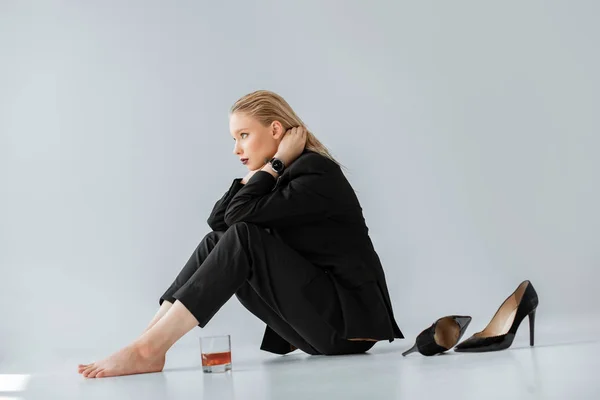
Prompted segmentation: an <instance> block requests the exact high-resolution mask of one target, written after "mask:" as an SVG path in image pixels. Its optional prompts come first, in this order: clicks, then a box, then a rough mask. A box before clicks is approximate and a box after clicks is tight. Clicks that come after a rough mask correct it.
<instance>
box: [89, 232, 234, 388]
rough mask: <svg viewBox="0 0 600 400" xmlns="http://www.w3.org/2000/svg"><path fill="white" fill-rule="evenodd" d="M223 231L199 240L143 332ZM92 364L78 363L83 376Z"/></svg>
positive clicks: (160, 314) (166, 308)
mask: <svg viewBox="0 0 600 400" xmlns="http://www.w3.org/2000/svg"><path fill="white" fill-rule="evenodd" d="M224 233H225V232H222V231H212V232H209V233H208V234H207V235H206V236H204V238H203V239H202V240H201V241H200V243H199V244H198V246H197V247H196V249H195V250H194V252H193V253H192V255H191V256H190V258H189V259H188V262H187V263H186V264H185V265H184V267H183V268H182V270H181V271H180V272H179V274H178V275H177V277H176V278H175V280H174V281H173V283H172V284H171V286H170V287H169V288H168V289H167V290H166V292H165V293H164V294H163V295H162V296H161V297H160V299H159V305H160V307H159V309H158V311H157V312H156V314H155V315H154V317H153V318H152V320H151V321H150V323H149V324H148V326H147V327H146V329H145V330H144V331H143V333H146V332H148V331H149V330H150V329H151V328H152V327H153V326H154V325H156V323H157V322H158V321H160V320H161V318H162V317H163V316H165V315H166V314H167V312H168V311H169V309H171V307H172V306H173V303H175V299H174V298H173V296H172V295H173V293H175V292H176V291H177V290H178V289H179V288H180V287H181V286H183V285H184V284H185V283H186V282H187V281H188V279H189V278H190V277H191V276H192V275H193V274H194V272H196V270H197V269H198V267H199V266H200V265H201V264H202V262H204V260H205V259H206V257H207V256H208V254H209V253H210V252H211V251H212V249H213V248H214V247H215V246H216V244H217V243H218V241H219V239H220V238H221V237H222V236H223V234H224ZM92 366H94V363H92V364H80V365H79V373H84V376H88V375H90V372H91V369H90V367H92Z"/></svg>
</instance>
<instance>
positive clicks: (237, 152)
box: [233, 142, 240, 155]
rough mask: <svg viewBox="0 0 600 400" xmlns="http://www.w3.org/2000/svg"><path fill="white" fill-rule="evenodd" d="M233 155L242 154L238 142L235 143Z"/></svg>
mask: <svg viewBox="0 0 600 400" xmlns="http://www.w3.org/2000/svg"><path fill="white" fill-rule="evenodd" d="M233 154H236V155H237V154H240V146H238V142H235V144H234V145H233Z"/></svg>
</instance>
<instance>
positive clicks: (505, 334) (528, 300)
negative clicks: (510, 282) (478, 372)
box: [454, 281, 539, 352]
mask: <svg viewBox="0 0 600 400" xmlns="http://www.w3.org/2000/svg"><path fill="white" fill-rule="evenodd" d="M538 303H539V300H538V295H537V293H536V291H535V289H534V288H533V285H532V284H531V282H530V281H523V282H521V284H520V285H519V287H517V289H516V290H515V291H514V292H513V293H512V294H511V295H510V296H508V298H507V299H506V300H504V303H502V305H501V306H500V308H499V309H498V311H496V314H494V317H493V318H492V320H491V321H490V322H489V324H488V325H487V326H486V327H485V329H484V330H483V331H481V332H477V333H476V334H474V335H473V336H471V337H470V338H468V339H467V340H465V341H464V342H462V343H460V344H459V345H458V346H456V348H455V349H454V351H459V352H460V351H462V352H483V351H496V350H504V349H507V348H509V347H510V346H511V345H512V343H513V340H514V338H515V335H516V333H517V329H519V325H520V324H521V321H523V319H524V318H525V317H526V316H529V344H530V345H531V346H533V339H534V324H535V310H536V308H537V306H538Z"/></svg>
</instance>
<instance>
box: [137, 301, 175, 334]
mask: <svg viewBox="0 0 600 400" xmlns="http://www.w3.org/2000/svg"><path fill="white" fill-rule="evenodd" d="M172 306H173V303H171V302H170V301H167V300H164V301H163V303H162V304H161V305H160V307H159V309H158V311H157V312H156V314H155V315H154V317H153V318H152V320H151V321H150V323H149V324H148V327H147V328H146V329H144V332H146V331H148V329H150V328H152V327H153V326H154V325H156V323H157V322H158V321H159V320H160V319H161V318H162V317H163V316H164V315H165V314H166V313H167V311H169V309H170V308H171V307H172Z"/></svg>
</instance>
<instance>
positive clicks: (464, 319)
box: [402, 315, 471, 356]
mask: <svg viewBox="0 0 600 400" xmlns="http://www.w3.org/2000/svg"><path fill="white" fill-rule="evenodd" d="M470 322H471V317H469V316H464V315H450V316H448V317H443V318H439V319H438V320H437V321H435V322H434V323H433V324H432V325H431V326H430V327H429V328H427V329H425V330H424V331H423V332H421V333H419V336H417V340H416V341H415V345H414V346H413V347H411V348H410V349H408V350H406V351H405V352H404V353H402V355H403V356H406V355H408V354H410V353H414V352H415V351H418V352H419V353H421V354H423V355H424V356H433V355H436V354H440V353H443V352H444V351H446V350H450V349H451V348H452V347H454V345H455V344H456V343H458V341H459V340H460V338H461V337H462V336H463V334H464V333H465V330H466V329H467V326H469V323H470Z"/></svg>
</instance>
